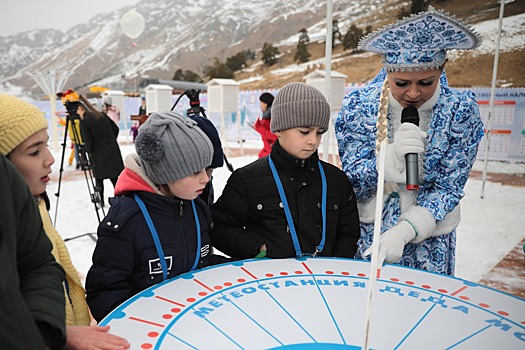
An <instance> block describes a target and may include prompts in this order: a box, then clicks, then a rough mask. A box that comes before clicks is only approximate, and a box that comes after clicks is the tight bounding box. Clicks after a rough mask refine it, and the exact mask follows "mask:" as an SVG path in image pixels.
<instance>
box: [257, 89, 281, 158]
mask: <svg viewBox="0 0 525 350" xmlns="http://www.w3.org/2000/svg"><path fill="white" fill-rule="evenodd" d="M259 101H260V104H261V110H262V112H263V114H262V117H261V118H257V121H256V122H255V124H254V125H253V128H254V129H255V131H257V132H258V133H259V134H261V138H262V141H263V144H264V146H263V149H262V150H261V151H260V152H259V158H263V157H266V156H267V155H269V154H270V152H271V150H272V146H273V143H274V142H275V140H277V135H275V134H273V133H272V132H271V131H270V121H271V119H272V103H273V95H272V94H270V93H269V92H265V93H263V94H262V95H261V96H260V97H259Z"/></svg>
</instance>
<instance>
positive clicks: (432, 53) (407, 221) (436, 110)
mask: <svg viewBox="0 0 525 350" xmlns="http://www.w3.org/2000/svg"><path fill="white" fill-rule="evenodd" d="M480 41H481V39H480V38H479V34H477V33H475V32H473V31H472V30H470V29H469V28H468V27H467V26H466V25H464V24H462V23H461V22H459V21H457V20H456V19H455V18H453V17H451V16H449V15H447V14H445V13H443V12H441V11H437V10H435V9H433V8H430V9H429V10H428V11H427V12H423V13H420V14H417V15H413V16H411V17H410V18H405V19H403V20H400V21H398V22H396V23H394V24H392V25H389V26H387V27H385V28H382V29H380V30H378V31H376V32H374V33H371V34H369V35H368V36H366V37H365V38H363V39H362V40H361V42H360V48H361V49H362V50H366V51H372V52H376V53H379V54H381V55H382V56H383V59H384V67H383V69H382V70H381V71H380V72H379V74H378V75H377V76H376V77H375V78H374V79H373V80H372V81H371V82H370V83H369V84H368V85H367V86H365V87H363V88H360V89H356V90H354V91H352V92H350V93H349V94H348V95H347V96H346V97H345V98H344V100H343V106H342V108H341V111H340V112H339V116H338V119H337V121H336V123H335V133H336V137H337V140H338V145H339V155H340V158H341V161H342V164H343V170H344V171H345V172H346V174H347V176H348V178H349V179H350V181H351V182H352V184H353V186H354V190H355V192H356V196H357V200H358V205H359V215H360V222H361V238H360V240H359V243H358V245H359V248H358V251H357V254H356V258H367V257H368V256H369V255H370V251H371V250H370V246H371V244H372V236H373V228H374V217H375V205H376V201H377V200H381V201H383V205H384V206H383V212H382V216H381V217H382V222H381V230H382V232H383V233H382V235H381V239H380V245H379V254H378V258H379V263H380V264H382V262H383V261H386V262H389V263H399V264H401V265H404V266H410V267H414V268H418V269H423V270H427V271H431V272H435V273H440V274H446V275H453V274H454V266H455V254H456V227H457V226H458V224H459V221H460V209H459V208H460V207H459V202H460V200H461V198H462V197H463V196H464V192H463V188H464V187H465V183H466V182H467V179H468V177H469V174H470V170H471V168H472V165H473V164H474V161H475V159H476V154H477V151H478V145H479V142H480V140H481V137H482V136H483V124H482V122H481V118H480V113H479V108H478V104H477V102H476V98H475V96H474V93H473V92H472V91H468V90H465V91H459V90H456V89H453V88H451V87H449V86H448V83H447V78H446V75H445V65H446V63H447V55H446V53H447V50H448V49H473V48H475V47H477V46H478V45H479V43H480ZM407 107H412V108H415V109H417V110H418V114H419V126H417V125H415V124H411V123H401V115H402V111H403V110H404V109H405V108H407ZM385 139H386V140H387V144H386V146H385V149H384V151H385V154H386V155H385V158H386V164H385V173H384V176H385V186H384V188H385V191H384V193H383V194H382V195H381V198H376V191H377V190H376V189H377V186H378V170H377V166H378V162H377V159H378V158H377V156H376V153H377V152H376V146H377V145H380V143H381V141H383V140H385ZM409 153H415V154H419V166H418V168H419V170H418V171H419V178H420V186H419V190H407V189H406V185H407V184H406V169H405V155H406V154H409ZM416 172H417V171H416Z"/></svg>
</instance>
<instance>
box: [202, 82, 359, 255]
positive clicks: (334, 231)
mask: <svg viewBox="0 0 525 350" xmlns="http://www.w3.org/2000/svg"><path fill="white" fill-rule="evenodd" d="M329 120H330V106H329V105H328V102H327V100H326V98H325V97H324V96H323V94H322V93H321V92H320V91H319V90H317V89H316V88H314V87H313V86H311V85H307V84H304V83H290V84H287V85H286V86H284V87H283V88H282V89H281V90H280V91H279V92H278V94H277V96H276V98H275V100H274V101H273V105H272V119H271V124H270V128H271V131H272V132H273V133H275V134H276V135H277V136H278V138H277V141H276V142H275V143H274V145H273V147H272V150H271V153H270V155H269V156H268V157H264V158H260V159H258V160H256V161H255V162H253V163H251V164H249V165H247V166H245V167H243V168H240V169H237V170H236V171H235V172H234V173H233V174H232V175H231V176H230V178H229V179H228V183H227V184H226V187H225V188H224V190H223V192H222V195H221V197H220V198H219V199H218V200H217V202H216V203H215V204H214V205H213V207H212V213H213V220H214V223H215V227H214V230H213V232H212V236H211V239H212V244H213V246H215V247H217V249H219V250H221V251H222V252H224V253H225V254H228V255H230V256H232V257H234V258H241V259H246V258H253V257H255V256H256V257H264V256H267V257H271V258H290V257H297V256H302V255H312V256H316V255H320V256H334V257H348V258H350V257H352V256H353V255H354V253H355V251H356V249H357V240H358V239H359V218H358V213H357V203H356V200H355V195H354V190H353V188H352V185H351V184H350V182H349V181H348V178H347V177H346V175H345V174H344V173H343V172H342V171H341V170H340V169H339V168H337V167H335V166H334V165H332V164H329V163H326V162H323V161H322V160H320V159H319V157H318V154H317V148H318V147H319V143H320V142H321V136H322V134H323V133H325V132H326V131H327V129H328V124H329Z"/></svg>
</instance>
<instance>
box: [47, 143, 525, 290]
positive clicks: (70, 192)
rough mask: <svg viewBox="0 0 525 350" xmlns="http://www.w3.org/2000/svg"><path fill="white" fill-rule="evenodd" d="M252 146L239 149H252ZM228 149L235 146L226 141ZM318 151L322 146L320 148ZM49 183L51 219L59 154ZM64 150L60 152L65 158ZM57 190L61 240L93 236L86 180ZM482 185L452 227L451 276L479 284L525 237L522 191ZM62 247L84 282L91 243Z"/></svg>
mask: <svg viewBox="0 0 525 350" xmlns="http://www.w3.org/2000/svg"><path fill="white" fill-rule="evenodd" d="M259 146H262V144H259V143H258V142H255V141H254V142H253V144H249V145H245V147H246V148H251V147H253V148H258V147H259ZM230 147H238V146H237V145H236V143H231V145H230ZM321 149H322V148H321ZM121 151H122V154H123V156H125V155H127V154H129V153H132V152H134V146H133V145H132V144H129V143H128V142H127V141H124V142H121ZM54 155H55V158H56V162H55V164H54V165H53V174H52V181H51V182H50V185H49V186H48V194H49V195H50V199H51V217H52V219H54V218H55V208H56V199H57V197H56V196H55V195H54V194H55V193H56V192H57V189H58V178H59V169H60V158H61V151H60V152H54ZM68 156H69V149H68V150H66V159H67V157H68ZM228 159H229V161H230V162H231V163H232V165H233V167H234V168H235V169H237V168H239V167H241V166H243V165H246V164H248V163H250V162H251V161H253V160H255V159H256V156H240V157H229V158H228ZM64 163H65V164H64V171H63V173H62V181H61V188H60V196H59V204H58V215H57V220H56V227H57V229H58V232H59V233H60V234H61V235H62V237H63V238H68V237H75V236H78V235H83V234H85V233H88V232H96V229H97V225H98V221H97V216H96V214H95V209H94V207H93V204H92V203H91V202H90V200H89V192H88V188H87V182H86V180H85V179H84V177H83V176H82V173H81V172H79V171H77V170H74V168H73V167H68V166H67V160H65V162H64ZM474 168H475V169H478V170H482V169H483V163H482V162H478V163H476V165H475V167H474ZM488 169H489V171H497V172H506V173H521V174H525V164H503V163H495V164H494V163H489V167H488ZM229 175H230V172H229V170H228V169H227V168H226V167H222V168H220V169H217V170H215V172H214V180H213V181H214V182H213V183H214V188H215V192H216V198H218V196H219V195H220V193H221V192H222V190H223V188H224V185H225V184H226V181H227V179H228V177H229ZM481 189H482V181H481V180H476V179H470V180H469V181H468V182H467V186H466V188H465V198H463V200H462V202H461V209H462V220H461V224H460V225H459V228H458V239H457V269H456V276H457V277H460V278H464V279H466V280H470V281H473V282H479V281H480V280H481V279H482V277H483V276H484V275H485V274H486V273H488V272H489V271H490V270H491V269H492V268H493V267H494V266H495V265H496V264H497V263H498V262H499V261H500V260H501V259H502V258H503V257H504V256H505V255H506V254H507V253H508V252H509V251H510V250H511V249H512V248H514V247H515V246H516V244H518V243H519V242H520V241H521V240H522V239H523V238H524V237H525V215H523V214H524V213H525V188H523V187H513V186H502V185H500V184H497V183H492V182H486V184H485V192H484V198H483V199H482V198H481ZM112 191H113V186H112V185H111V183H110V182H109V180H108V181H106V183H105V195H106V198H107V197H108V196H112ZM67 246H68V249H69V252H70V254H71V257H72V259H73V263H74V264H75V266H76V268H77V269H78V271H79V272H80V274H81V276H82V278H85V275H86V273H87V271H88V270H89V267H90V266H91V255H92V253H93V249H94V247H95V242H94V241H93V240H92V239H90V238H89V237H88V236H84V237H80V238H76V239H73V240H69V241H68V242H67Z"/></svg>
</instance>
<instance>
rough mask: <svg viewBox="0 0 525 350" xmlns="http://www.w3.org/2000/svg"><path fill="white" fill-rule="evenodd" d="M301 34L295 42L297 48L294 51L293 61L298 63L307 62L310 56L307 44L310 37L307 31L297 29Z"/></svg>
mask: <svg viewBox="0 0 525 350" xmlns="http://www.w3.org/2000/svg"><path fill="white" fill-rule="evenodd" d="M299 33H301V35H300V36H299V42H298V43H297V50H296V51H295V55H294V58H293V59H294V61H297V62H299V63H304V62H308V59H309V58H310V56H311V55H310V53H309V52H308V44H309V43H310V37H309V36H308V31H307V30H306V29H305V28H303V29H301V30H300V31H299Z"/></svg>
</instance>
